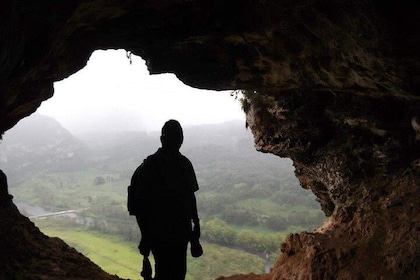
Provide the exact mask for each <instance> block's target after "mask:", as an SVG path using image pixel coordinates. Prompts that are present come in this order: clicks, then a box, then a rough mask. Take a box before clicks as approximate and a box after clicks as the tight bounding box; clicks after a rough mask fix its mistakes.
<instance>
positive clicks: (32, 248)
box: [0, 0, 420, 280]
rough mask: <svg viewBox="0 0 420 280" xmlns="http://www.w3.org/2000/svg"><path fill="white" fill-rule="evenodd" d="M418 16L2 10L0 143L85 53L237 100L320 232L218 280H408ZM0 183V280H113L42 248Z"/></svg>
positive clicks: (281, 8)
mask: <svg viewBox="0 0 420 280" xmlns="http://www.w3.org/2000/svg"><path fill="white" fill-rule="evenodd" d="M419 16H420V3H419V2H418V1H410V0H403V1H393V0H383V1H377V0H367V1H362V0H352V1H344V0H336V1H326V0H318V1H316V0H315V1H314V0H299V1H274V0H265V1H263V0H258V1H222V0H208V1H201V0H175V1H157V0H155V1H149V0H146V1H134V0H127V1H117V0H107V1H104V0H90V1H59V2H57V1H44V0H40V1H33V2H31V3H24V2H22V1H16V0H6V1H2V3H1V4H0V38H1V40H0V46H1V48H0V65H1V68H0V74H1V75H0V84H1V86H0V114H1V119H0V132H2V133H3V132H5V131H6V130H8V129H10V128H11V127H13V126H14V125H15V124H16V123H17V122H18V121H19V120H20V119H22V118H23V117H25V116H28V115H30V114H32V113H33V112H35V111H36V109H37V108H38V107H39V105H40V103H41V102H42V101H44V100H46V99H48V98H50V97H51V96H52V95H53V86H52V85H53V83H54V82H55V81H59V80H62V79H64V78H66V77H68V76H70V75H71V74H73V73H75V72H77V71H78V70H79V69H81V68H83V67H84V66H85V65H86V62H87V60H88V58H89V56H90V55H91V53H92V52H93V51H94V50H98V49H125V50H127V51H128V52H131V53H133V54H135V55H139V56H141V57H142V58H143V59H145V60H146V63H147V67H148V70H149V72H150V73H151V74H159V73H174V74H175V75H176V76H177V77H178V78H179V79H180V80H181V81H183V82H184V83H185V84H187V85H190V86H192V87H196V88H201V89H210V90H242V91H243V92H244V95H245V101H244V104H243V107H244V110H245V112H246V116H247V117H246V119H247V126H249V128H250V129H251V130H252V133H253V135H254V140H255V147H256V149H257V150H259V151H261V152H264V153H272V154H274V155H277V156H280V157H287V158H290V159H291V160H292V161H293V163H294V166H295V169H296V171H295V174H296V176H297V178H298V179H299V181H300V184H301V186H302V187H303V188H305V189H310V190H311V191H312V192H313V193H314V194H315V195H316V196H317V198H318V200H319V203H320V205H321V208H322V210H323V211H324V213H325V214H326V215H327V216H329V217H330V218H329V220H328V221H329V222H328V223H326V224H324V225H322V226H321V227H320V228H318V229H316V230H314V231H313V232H301V233H294V234H290V235H289V236H288V237H287V239H286V241H285V242H284V243H283V244H281V249H282V254H281V255H280V256H279V258H278V260H277V263H276V264H275V266H274V268H273V270H272V271H271V272H270V273H268V274H263V275H235V276H221V277H220V278H218V279H230V280H234V279H247V280H250V279H260V280H262V279H264V280H265V279H270V280H271V279H273V280H274V279H275V280H279V279H419V278H420V238H419V237H420V211H419V210H420V206H419V194H420V189H419V181H420V176H419V174H420V173H419V172H420V145H419V141H420V114H419V109H420V99H419V97H418V95H419V93H418V92H419V89H420V75H419V68H420V59H419V53H418V49H419V47H420V32H419V27H418V25H417V24H416V23H417V19H418V17H419ZM216 113H217V112H215V114H216ZM0 179H1V180H0V185H1V187H0V207H1V216H0V223H1V224H0V236H1V241H0V250H1V252H2V254H1V256H0V261H1V264H2V265H1V266H2V269H1V271H0V279H16V278H15V275H16V272H17V271H19V279H117V277H115V276H111V275H108V274H106V273H105V272H103V271H102V270H101V269H100V268H98V267H97V266H96V265H94V264H93V263H92V262H90V261H89V260H88V259H86V258H85V257H83V256H82V255H81V254H79V253H78V252H76V251H75V250H74V249H72V248H71V247H69V246H67V245H66V244H65V243H63V242H62V241H60V240H59V239H56V238H48V237H46V236H45V235H43V234H42V233H41V232H40V231H39V230H38V229H37V228H36V227H35V226H34V225H33V224H32V223H31V222H30V221H29V220H28V219H27V218H26V217H24V216H22V215H20V214H19V212H18V210H17V208H16V207H15V205H14V204H13V200H12V198H11V196H10V195H9V194H8V191H7V180H6V176H5V175H4V173H3V172H1V173H0ZM279 246H280V244H279Z"/></svg>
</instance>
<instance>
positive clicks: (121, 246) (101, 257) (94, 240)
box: [37, 221, 153, 279]
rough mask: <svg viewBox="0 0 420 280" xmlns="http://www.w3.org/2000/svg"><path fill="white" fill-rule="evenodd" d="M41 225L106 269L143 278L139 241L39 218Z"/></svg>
mask: <svg viewBox="0 0 420 280" xmlns="http://www.w3.org/2000/svg"><path fill="white" fill-rule="evenodd" d="M37 226H38V227H39V228H40V229H41V231H42V232H44V233H45V234H46V235H48V236H54V237H59V238H61V239H63V240H64V241H65V242H66V243H67V244H69V245H70V246H72V247H74V248H76V249H77V250H78V251H79V252H81V253H82V254H84V255H85V256H87V257H88V258H89V259H90V260H92V261H93V262H94V263H96V264H97V265H98V266H100V267H101V268H102V269H104V270H105V271H106V272H108V273H110V274H116V275H118V276H119V277H121V278H127V279H141V278H140V275H139V271H140V269H141V264H142V256H141V255H140V254H139V253H138V250H137V248H136V244H134V243H129V242H127V241H125V240H123V239H122V238H120V237H118V236H115V235H107V234H101V233H97V232H93V231H87V230H85V229H84V228H81V227H80V228H77V227H74V228H66V227H62V226H61V227H58V226H57V225H56V223H54V221H53V222H51V221H41V222H37ZM151 261H153V260H151Z"/></svg>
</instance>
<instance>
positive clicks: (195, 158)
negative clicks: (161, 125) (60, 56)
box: [0, 114, 293, 181]
mask: <svg viewBox="0 0 420 280" xmlns="http://www.w3.org/2000/svg"><path fill="white" fill-rule="evenodd" d="M159 136H160V132H158V131H156V132H142V131H129V132H128V131H127V132H115V131H114V132H101V133H91V134H84V135H83V136H80V137H83V138H80V139H78V138H75V137H74V136H73V135H72V134H71V133H70V132H69V131H67V130H66V129H65V128H63V127H62V126H61V124H60V123H58V122H57V121H56V120H55V119H53V118H51V117H48V116H43V115H39V114H33V115H31V116H30V117H28V118H25V119H23V120H22V121H21V122H19V123H18V124H17V125H16V126H15V127H14V128H13V129H11V130H10V131H8V132H7V133H6V134H5V135H4V136H3V141H2V142H1V144H0V169H3V170H4V171H5V172H6V174H7V175H8V177H9V180H11V181H21V180H24V179H25V177H27V176H31V175H33V174H34V173H35V172H39V171H41V170H48V171H50V172H52V171H65V172H71V171H76V170H83V169H86V168H89V167H98V166H99V167H106V168H107V169H113V168H114V171H116V172H118V173H121V174H124V175H122V176H123V177H126V176H131V173H132V171H133V170H131V169H132V168H135V166H136V165H138V164H140V163H141V162H142V160H143V159H144V158H146V157H147V156H148V155H150V154H152V153H154V152H155V151H156V150H157V148H159V147H160V145H161V144H160V139H159ZM184 139H185V140H184V144H183V146H182V147H181V152H182V153H183V154H185V155H186V156H187V157H189V158H190V160H191V161H192V162H193V164H194V167H195V169H196V172H198V173H203V174H207V171H208V170H210V169H211V170H219V169H220V170H221V171H223V172H225V171H227V170H231V171H232V172H236V173H243V172H244V170H249V171H248V172H258V171H261V170H266V171H267V172H270V176H269V177H271V176H275V175H276V174H277V175H279V170H281V172H285V173H289V174H290V173H292V171H293V167H292V165H291V161H290V160H284V159H280V158H278V157H276V156H273V155H269V154H263V153H260V152H257V151H256V150H255V148H254V141H253V136H252V133H251V131H249V130H247V129H246V128H245V124H243V123H241V121H230V122H225V123H220V124H206V125H195V126H186V127H184Z"/></svg>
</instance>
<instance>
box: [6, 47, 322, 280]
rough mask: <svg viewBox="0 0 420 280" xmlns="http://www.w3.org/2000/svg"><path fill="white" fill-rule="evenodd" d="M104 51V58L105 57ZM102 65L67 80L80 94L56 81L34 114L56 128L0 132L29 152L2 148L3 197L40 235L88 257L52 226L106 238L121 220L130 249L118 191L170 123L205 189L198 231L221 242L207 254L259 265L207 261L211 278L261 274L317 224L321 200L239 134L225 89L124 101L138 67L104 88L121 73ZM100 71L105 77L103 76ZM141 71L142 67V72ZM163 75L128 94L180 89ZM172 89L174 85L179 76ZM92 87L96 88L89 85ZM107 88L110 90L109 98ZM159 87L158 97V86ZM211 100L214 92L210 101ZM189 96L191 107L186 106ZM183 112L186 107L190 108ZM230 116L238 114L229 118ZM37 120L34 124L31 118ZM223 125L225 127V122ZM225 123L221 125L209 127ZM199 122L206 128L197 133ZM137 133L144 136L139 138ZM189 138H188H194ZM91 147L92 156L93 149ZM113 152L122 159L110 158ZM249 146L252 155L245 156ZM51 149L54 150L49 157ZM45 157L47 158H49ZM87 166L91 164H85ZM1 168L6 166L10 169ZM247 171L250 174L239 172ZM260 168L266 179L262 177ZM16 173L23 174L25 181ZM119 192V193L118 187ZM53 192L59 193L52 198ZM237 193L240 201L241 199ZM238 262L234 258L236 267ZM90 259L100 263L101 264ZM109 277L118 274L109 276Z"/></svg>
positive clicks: (130, 232) (282, 162)
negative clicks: (180, 133)
mask: <svg viewBox="0 0 420 280" xmlns="http://www.w3.org/2000/svg"><path fill="white" fill-rule="evenodd" d="M107 52H108V53H109V51H107ZM117 53H118V55H119V57H122V56H125V55H126V52H125V51H122V50H120V51H117ZM96 54H97V53H96ZM93 55H95V53H94V54H93ZM107 63H109V61H107V62H106V64H103V65H100V66H99V68H102V70H104V71H103V72H102V73H101V74H100V75H98V76H97V78H96V79H95V78H92V77H88V76H81V75H80V73H81V72H82V71H83V70H81V71H79V72H78V73H76V74H74V75H73V76H71V77H70V78H72V77H76V78H77V76H80V77H79V79H81V82H80V81H77V82H76V83H79V84H81V83H82V87H83V88H84V90H81V89H80V88H76V87H72V86H68V85H65V84H66V83H68V80H64V81H62V82H60V83H56V84H55V91H56V93H55V96H54V97H53V98H51V99H50V100H48V101H46V102H45V105H42V106H41V108H39V110H38V112H39V113H40V114H43V115H49V114H50V116H51V115H52V116H54V117H55V119H56V120H57V121H58V123H59V125H56V124H54V122H53V121H52V120H51V119H46V118H44V117H40V116H39V115H37V116H31V117H28V118H27V119H24V120H22V121H21V123H20V124H18V125H17V126H16V127H15V128H14V129H12V130H10V131H9V132H8V133H6V135H5V136H4V141H3V143H2V145H1V146H3V147H4V148H5V150H6V149H9V148H10V145H9V144H8V143H9V142H15V143H16V139H20V140H25V141H23V143H20V145H22V146H21V147H20V148H23V149H26V150H27V151H29V152H31V153H32V154H33V157H32V158H30V159H29V160H28V158H24V157H22V158H13V157H11V156H10V154H7V153H4V152H2V163H3V164H4V165H5V166H4V168H2V169H3V170H5V171H6V173H7V174H9V185H10V193H11V194H12V195H14V197H15V200H16V201H17V202H18V203H17V205H18V206H20V208H21V211H22V212H23V213H24V214H26V215H27V216H32V219H33V221H35V223H36V224H37V225H38V226H39V227H40V228H41V230H43V231H44V230H45V231H46V232H47V234H48V233H50V234H52V235H57V236H59V237H61V238H63V239H64V240H65V241H67V240H66V238H68V241H67V242H68V243H69V244H70V245H72V246H75V247H76V248H78V249H79V250H80V251H82V253H84V254H86V255H88V256H92V255H94V253H93V251H91V250H93V248H87V247H83V245H79V247H77V245H73V244H75V243H77V241H76V240H75V239H74V238H80V237H75V236H77V235H75V234H74V233H73V234H72V233H70V234H68V233H67V235H66V233H63V232H61V234H62V236H60V233H59V232H58V231H57V227H56V226H55V224H59V225H60V226H62V227H68V226H69V225H74V223H76V224H78V225H79V226H80V225H82V226H83V227H84V228H85V229H87V232H89V229H93V230H96V231H98V232H100V233H105V234H111V233H113V231H114V230H113V229H112V226H111V224H112V222H113V221H114V222H115V220H119V221H118V226H117V228H119V229H124V233H123V234H122V235H123V237H124V239H127V240H129V241H131V242H132V245H133V246H132V247H133V248H135V243H133V241H135V240H137V239H138V234H139V233H138V229H137V228H136V225H135V223H133V222H134V221H133V220H132V219H131V220H130V218H129V217H128V215H127V213H126V211H125V209H123V206H122V205H123V204H124V199H125V190H126V189H125V186H126V185H127V183H128V180H129V176H130V175H131V173H132V171H133V170H134V169H135V166H136V165H138V164H139V162H140V161H141V160H142V158H144V157H145V156H146V155H147V154H148V153H151V152H153V150H154V149H155V148H157V147H158V145H159V141H158V140H156V139H158V138H157V135H158V132H157V131H159V129H160V126H161V125H162V124H163V122H164V121H165V120H166V119H169V118H176V119H179V120H180V122H181V124H184V123H185V124H186V125H185V136H186V137H185V138H186V141H185V144H184V146H183V150H181V151H182V152H185V153H186V154H193V155H195V156H197V159H196V160H194V159H193V160H192V161H193V164H194V163H197V167H196V169H197V170H196V172H197V176H198V179H199V184H200V186H202V189H203V190H204V191H205V192H204V193H202V194H201V193H200V194H198V204H199V207H201V208H200V209H199V212H200V213H201V214H202V215H203V216H204V221H205V223H204V227H203V229H204V232H203V235H204V238H206V239H207V240H206V241H208V242H209V243H211V244H217V246H219V247H215V248H216V249H214V247H212V246H213V245H208V246H209V247H208V248H209V250H210V252H212V253H213V254H216V253H214V252H215V251H217V250H222V249H220V248H222V247H227V248H230V247H231V248H230V249H232V248H234V247H241V246H242V247H246V248H245V249H244V248H242V251H244V252H245V253H246V254H248V255H245V256H243V258H249V259H251V260H252V261H253V262H254V263H256V265H255V266H253V267H257V266H258V265H260V264H261V263H263V267H262V268H261V269H260V270H252V269H253V268H252V269H251V268H250V269H248V270H247V268H240V269H239V270H222V269H221V268H220V267H221V265H220V264H219V265H214V267H210V266H211V265H212V264H211V263H209V262H207V263H206V261H204V262H205V263H206V265H207V266H208V267H207V269H210V270H212V271H211V273H213V274H210V277H213V278H214V277H216V276H218V275H230V274H235V273H244V272H246V273H251V272H254V273H262V272H264V271H265V272H267V271H268V270H269V269H270V267H271V266H272V265H273V263H274V261H275V258H277V256H278V254H279V253H280V252H279V250H280V248H279V244H280V241H282V240H284V238H285V236H286V235H287V233H289V232H297V231H302V230H312V229H314V228H315V227H317V226H319V225H320V224H321V222H322V221H323V219H324V218H325V217H324V214H323V213H322V212H321V211H320V209H319V205H318V203H316V202H315V196H314V195H313V193H312V192H310V191H305V190H303V189H302V188H301V187H300V186H299V182H298V181H297V179H296V177H295V175H294V174H293V166H292V162H291V161H290V160H288V159H280V158H278V157H277V156H274V155H271V154H262V153H258V152H257V151H255V148H254V147H253V144H252V143H253V139H252V135H251V132H250V131H249V130H246V128H245V116H244V113H243V112H242V110H241V109H240V104H239V103H240V102H239V100H234V97H232V96H231V92H210V91H200V92H197V90H195V89H192V88H189V87H186V86H185V87H183V88H182V90H183V91H184V92H183V93H181V92H176V93H175V92H172V91H171V90H170V89H169V90H168V89H166V91H168V92H167V93H169V94H167V95H158V94H156V96H152V98H151V100H148V101H139V100H135V99H130V98H131V97H129V95H125V93H126V92H127V91H130V90H126V89H124V87H123V85H127V84H128V85H129V86H130V84H131V83H135V82H136V81H138V80H139V79H138V73H137V72H136V71H132V72H130V73H128V74H127V73H126V72H124V74H123V75H122V76H124V75H125V79H124V80H123V81H120V82H119V83H108V82H109V81H111V80H112V79H114V77H115V75H116V73H117V72H120V71H121V70H119V69H120V68H118V67H119V66H121V65H119V66H111V65H109V64H107ZM119 63H125V64H126V65H130V67H131V68H135V69H136V70H138V68H136V67H137V66H138V65H140V64H144V62H141V60H140V58H138V57H135V56H131V57H127V58H125V57H124V58H123V61H121V60H119ZM106 69H108V70H111V71H106ZM96 71H97V70H96ZM142 71H146V70H145V67H144V66H143V70H142ZM163 76H165V75H159V76H156V77H153V78H154V80H153V82H151V83H148V82H147V81H144V80H141V81H140V82H143V83H146V84H147V87H146V89H145V90H144V91H145V92H144V93H143V92H138V90H137V91H136V90H134V91H133V90H131V92H130V94H133V95H137V96H145V95H148V94H150V92H153V90H155V88H159V87H158V86H159V85H160V84H163V83H166V84H169V86H172V88H174V87H177V86H178V85H175V84H174V83H175V81H174V79H175V78H174V76H172V77H171V78H169V79H164V80H162V77H163ZM177 83H180V82H179V80H177ZM91 85H96V87H92V86H91ZM66 86H67V87H68V88H69V89H70V90H67V92H65V91H66V89H64V88H65V87H66ZM107 90H109V91H111V92H112V93H111V94H110V95H109V92H107ZM160 90H161V91H162V89H160ZM169 91H171V92H169ZM193 91H194V92H193ZM185 92H186V93H185ZM94 93H100V94H94ZM154 94H155V93H154ZM181 94H184V96H183V97H182V98H183V100H180V99H181V98H180V95H181ZM64 95H66V96H71V99H61V100H59V101H58V97H59V96H60V97H61V96H64ZM210 95H212V96H211V97H210ZM215 95H218V96H221V95H223V97H220V98H218V99H217V98H216V99H214V98H213V97H214V96H215ZM115 96H117V98H118V100H117V99H116V98H115ZM192 99H193V101H191V100H192ZM56 100H57V101H56ZM73 100H77V103H72V102H73ZM119 100H123V102H122V104H128V105H130V106H128V107H122V106H123V105H121V104H119V103H118V102H117V101H119ZM54 102H56V103H58V104H59V103H61V106H60V104H59V105H57V104H53V103H54ZM179 102H182V105H184V107H182V108H181V106H179V107H180V108H181V110H179V111H177V112H176V111H171V110H169V109H173V108H174V107H177V106H176V104H180V103H179ZM117 103H118V104H117ZM227 103H230V104H229V106H227V105H226V106H225V105H224V104H227ZM233 103H235V104H236V108H235V107H234V106H233V105H232V104H233ZM50 104H51V105H50ZM165 104H169V105H171V106H170V107H166V110H165V106H166V105H165ZM185 105H187V106H185ZM139 107H140V108H139ZM156 107H157V108H158V109H156ZM186 108H188V109H189V110H190V109H191V110H190V111H188V110H186ZM104 109H105V111H106V112H107V114H104V116H105V117H103V115H102V113H103V111H104ZM149 109H151V110H149ZM232 111H235V112H234V113H232V114H231V112H232ZM139 113H142V114H139ZM224 113H225V114H224ZM99 116H100V118H99ZM209 116H212V117H213V116H216V117H217V118H212V120H211V121H207V123H206V119H208V118H206V117H209ZM34 117H35V118H36V119H35V120H31V118H34ZM95 118H96V119H95ZM147 120H153V122H149V123H148V122H147ZM189 121H190V122H189ZM226 121H230V122H229V123H226ZM223 123H224V126H222V127H219V128H217V127H216V126H221V124H223ZM81 124H83V126H82V125H81ZM203 125H204V128H202V127H201V126H203ZM20 126H23V127H26V129H29V131H30V133H32V135H33V137H31V138H27V137H23V138H22V136H23V135H22V134H19V133H23V132H22V131H21V130H20V131H18V132H16V133H15V132H14V131H15V130H19V129H20ZM61 126H63V127H64V129H63V127H61ZM60 127H61V128H60ZM48 128H50V130H48ZM139 131H141V133H138V132H139ZM51 133H55V134H51ZM235 133H236V134H235ZM9 136H10V137H12V140H9ZM35 136H39V137H35ZM51 136H52V137H51ZM190 136H191V137H190ZM53 137H59V138H58V139H56V142H53V143H51V139H54V138H53ZM80 139H83V140H84V141H90V142H89V144H88V145H87V146H85V145H82V144H81V142H80ZM118 139H124V140H127V141H126V142H124V143H123V144H121V143H118V144H116V142H115V141H117V140H118ZM189 139H194V141H196V142H193V141H190V140H189ZM138 140H140V141H138ZM38 141H40V142H38ZM43 141H45V142H43ZM31 143H32V144H36V148H35V149H34V150H31V149H28V147H27V146H26V147H25V146H24V145H30V144H31ZM140 144H142V145H143V146H144V147H145V149H144V150H142V152H136V151H133V148H134V149H135V148H138V145H140ZM129 145H131V147H129ZM5 146H6V147H5ZM128 147H129V148H128ZM92 148H95V149H96V150H95V151H93V152H92ZM49 149H50V150H49ZM115 150H118V151H120V152H121V153H120V154H117V153H115ZM251 150H252V152H253V155H248V153H251ZM3 151H4V150H3ZM15 151H16V150H15ZM48 151H50V152H51V154H48ZM113 152H114V153H113ZM133 152H134V153H136V155H135V157H133ZM200 153H201V154H205V157H206V158H204V159H203V158H199V156H200ZM244 153H246V156H244ZM86 154H87V155H88V156H89V158H90V160H89V161H87V160H86V159H84V158H83V157H84V156H86ZM48 156H52V157H53V158H52V159H51V158H48ZM229 156H236V157H238V158H235V159H234V160H232V161H230V162H229V161H227V159H228V158H229ZM19 160H20V161H19ZM206 160H207V161H208V160H210V161H212V162H213V163H212V164H213V165H209V164H208V163H206ZM218 161H219V162H223V163H224V165H223V167H214V164H216V163H217V162H218ZM10 162H12V163H13V164H14V166H13V167H10V166H7V165H8V164H9V163H10ZM41 162H42V164H41ZM246 163H250V164H246ZM3 164H2V165H3ZM35 165H36V166H37V169H36V170H35V171H29V170H30V168H31V166H35ZM92 165H94V166H96V167H95V168H92ZM209 166H210V167H211V168H213V172H216V171H218V172H219V175H220V174H221V173H223V172H224V173H223V174H222V175H221V176H219V177H220V178H219V180H215V179H213V178H212V177H214V175H215V173H210V172H209ZM227 167H229V168H230V169H229V168H227ZM8 168H10V169H9V170H8ZM12 168H15V170H12ZM223 168H224V170H223V171H222V169H223ZM247 168H248V169H247ZM80 169H83V170H80ZM279 169H280V171H279ZM226 170H228V172H226ZM244 170H246V171H245V172H246V173H247V174H246V175H247V176H248V177H246V176H245V175H244V174H242V173H241V172H244ZM250 170H252V172H250ZM262 171H263V172H265V173H259V172H262ZM25 172H27V173H25ZM229 172H230V173H229ZM22 174H25V175H26V176H23V178H22ZM223 179H225V180H229V181H228V182H227V181H225V182H223V181H221V180H223ZM107 186H108V188H107ZM82 189H85V190H84V192H85V193H82V194H81V195H78V196H72V194H74V193H76V192H80V191H81V190H82ZM86 189H88V190H86ZM116 189H117V191H115V190H116ZM28 190H31V191H28ZM58 191H61V192H62V193H58ZM112 191H114V193H113V192H112ZM226 192H227V193H228V195H226ZM115 196H116V197H117V198H115ZM68 197H73V199H68ZM244 197H245V198H246V199H243V198H244ZM25 201H29V202H31V203H27V202H25ZM33 202H35V203H33ZM30 204H35V206H36V207H38V208H32V207H31V205H30ZM51 204H53V205H51ZM88 204H89V205H91V207H92V209H93V212H91V213H89V212H88V211H87V210H86V209H85V208H86V205H88ZM32 206H33V205H32ZM105 208H106V209H105ZM80 209H84V210H83V211H80V212H78V213H68V214H66V217H67V219H65V220H64V221H63V220H59V221H58V220H57V219H54V220H53V222H49V221H51V220H47V219H46V218H45V215H44V214H43V212H47V213H51V212H59V211H67V210H80ZM31 211H40V212H41V214H39V215H36V214H34V212H31ZM273 213H277V214H278V215H277V214H273ZM279 213H280V214H279ZM100 214H104V215H106V216H105V217H106V218H103V219H100V218H99V219H98V218H97V215H100ZM36 216H38V217H36ZM41 218H42V219H41ZM133 225H134V226H133ZM205 230H207V231H208V233H206V232H205ZM114 233H115V232H114ZM72 238H73V239H72ZM246 244H257V246H259V247H255V246H254V247H252V246H248V247H247V245H246ZM273 248H276V249H275V250H274V249H273ZM223 250H224V249H223ZM225 254H226V256H227V258H228V259H229V260H230V261H231V260H232V259H234V257H232V256H233V255H234V254H230V253H226V252H225ZM250 255H256V256H257V257H258V258H257V259H256V258H253V257H252V256H250ZM213 257H214V255H213ZM236 258H237V257H236ZM243 258H242V259H241V258H237V259H238V260H239V261H241V262H242V261H243ZM261 260H263V262H261ZM97 261H98V262H100V260H97ZM131 262H132V264H133V265H134V269H131V272H133V271H135V275H136V276H137V274H138V271H137V270H136V267H137V266H138V264H139V263H140V256H138V257H137V261H135V260H133V259H132V260H131ZM122 265H124V264H122ZM107 272H109V273H115V271H113V270H111V271H107ZM192 273H193V274H194V273H198V272H192ZM131 275H132V274H122V275H119V276H120V277H131ZM194 275H196V274H194ZM192 277H195V276H192ZM200 277H201V276H200V275H198V276H196V278H197V279H204V278H200ZM196 278H193V279H196Z"/></svg>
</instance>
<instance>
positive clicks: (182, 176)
mask: <svg viewBox="0 0 420 280" xmlns="http://www.w3.org/2000/svg"><path fill="white" fill-rule="evenodd" d="M136 173H138V174H136ZM133 177H134V178H133V179H134V181H135V184H137V185H138V186H139V192H138V193H139V194H138V196H139V197H138V199H139V200H138V202H139V203H138V204H139V210H138V214H137V216H138V217H140V219H141V220H142V221H144V224H145V226H146V227H148V229H147V230H148V232H150V234H151V236H152V237H153V240H154V241H158V242H159V241H171V240H179V239H188V238H189V237H188V236H189V234H190V233H191V218H192V207H193V206H192V195H193V194H194V192H195V191H197V190H198V183H197V179H196V175H195V172H194V168H193V166H192V164H191V162H190V160H189V159H188V158H187V157H185V156H183V155H182V154H181V153H179V152H176V153H171V152H167V151H165V150H163V149H159V150H158V151H157V152H156V153H155V154H153V155H151V156H149V157H148V158H147V159H146V160H145V161H144V162H143V166H142V171H141V172H137V171H136V172H135V173H134V175H133Z"/></svg>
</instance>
